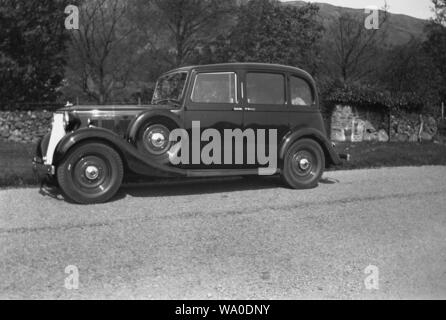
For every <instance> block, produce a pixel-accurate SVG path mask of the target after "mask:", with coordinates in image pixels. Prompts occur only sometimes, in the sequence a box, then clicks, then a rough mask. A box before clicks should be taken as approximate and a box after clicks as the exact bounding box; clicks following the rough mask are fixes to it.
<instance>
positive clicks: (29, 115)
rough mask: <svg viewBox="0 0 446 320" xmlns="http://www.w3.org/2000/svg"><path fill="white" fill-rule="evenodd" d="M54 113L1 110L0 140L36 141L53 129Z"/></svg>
mask: <svg viewBox="0 0 446 320" xmlns="http://www.w3.org/2000/svg"><path fill="white" fill-rule="evenodd" d="M52 116H53V113H52V112H50V111H47V110H43V111H0V141H13V142H23V143H36V142H37V141H38V140H39V138H40V137H42V136H44V135H45V134H46V133H47V132H49V131H50V130H51V121H52Z"/></svg>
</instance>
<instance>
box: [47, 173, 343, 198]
mask: <svg viewBox="0 0 446 320" xmlns="http://www.w3.org/2000/svg"><path fill="white" fill-rule="evenodd" d="M320 183H321V184H336V183H339V181H338V180H336V179H332V178H327V177H324V178H322V179H321V180H320ZM274 188H286V186H285V185H284V184H283V182H282V181H281V179H280V178H279V177H262V176H249V177H228V178H195V179H193V178H186V179H185V178H181V179H157V180H140V181H125V182H124V183H123V186H122V187H121V189H120V190H119V191H118V193H117V194H116V195H115V196H114V197H113V198H112V199H111V200H110V201H109V202H114V201H118V200H121V199H124V198H125V197H126V196H127V195H130V196H132V197H144V198H150V197H174V196H185V195H201V194H213V193H222V192H237V191H247V190H262V189H274ZM39 193H40V194H41V195H42V196H46V197H51V198H53V199H56V200H60V201H68V202H70V203H71V201H69V200H68V199H65V198H64V196H63V194H62V193H61V191H60V189H59V188H58V187H56V186H54V185H51V184H43V185H42V186H41V188H40V190H39Z"/></svg>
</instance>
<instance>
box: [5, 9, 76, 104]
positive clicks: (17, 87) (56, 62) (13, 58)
mask: <svg viewBox="0 0 446 320" xmlns="http://www.w3.org/2000/svg"><path fill="white" fill-rule="evenodd" d="M66 5H67V1H65V0H40V1H28V0H0V96H1V102H2V103H6V102H8V101H15V102H19V101H22V102H31V101H34V102H35V101H45V102H49V101H53V100H55V99H56V98H57V96H58V88H59V86H60V83H61V81H62V79H63V74H64V65H65V62H66V61H65V49H66V40H67V33H66V31H65V29H64V20H65V14H64V8H65V6H66Z"/></svg>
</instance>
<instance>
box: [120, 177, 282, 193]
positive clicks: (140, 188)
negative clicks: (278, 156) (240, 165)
mask: <svg viewBox="0 0 446 320" xmlns="http://www.w3.org/2000/svg"><path fill="white" fill-rule="evenodd" d="M284 187H285V186H284V185H283V184H282V182H281V181H280V179H279V178H277V177H259V176H252V177H246V178H242V177H231V178H218V179H217V178H207V179H187V180H184V179H182V180H176V179H175V180H164V181H154V182H139V183H129V184H126V185H124V186H123V187H122V188H121V190H120V191H119V192H118V195H117V197H122V196H123V195H122V194H124V196H125V195H131V196H132V197H171V196H184V195H200V194H211V193H221V192H236V191H245V190H259V189H272V188H284Z"/></svg>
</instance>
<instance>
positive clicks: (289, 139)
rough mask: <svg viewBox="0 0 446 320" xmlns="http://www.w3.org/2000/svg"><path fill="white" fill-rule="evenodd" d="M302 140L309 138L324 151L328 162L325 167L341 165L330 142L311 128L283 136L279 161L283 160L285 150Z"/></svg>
mask: <svg viewBox="0 0 446 320" xmlns="http://www.w3.org/2000/svg"><path fill="white" fill-rule="evenodd" d="M302 138H311V139H314V140H316V141H317V142H319V144H320V145H321V147H322V149H323V150H324V153H325V157H326V159H327V160H328V161H327V165H339V164H341V159H340V157H339V155H338V154H337V153H336V151H335V150H334V148H333V146H332V144H331V142H330V141H329V140H328V139H327V137H326V136H325V134H324V133H322V132H320V131H319V130H316V129H313V128H301V129H296V130H294V131H291V132H289V133H288V134H286V135H285V137H284V138H283V140H282V143H281V145H280V149H279V159H280V160H283V158H284V157H285V153H286V151H287V149H288V148H289V147H290V146H291V145H292V144H293V143H294V142H296V141H297V140H299V139H302Z"/></svg>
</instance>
